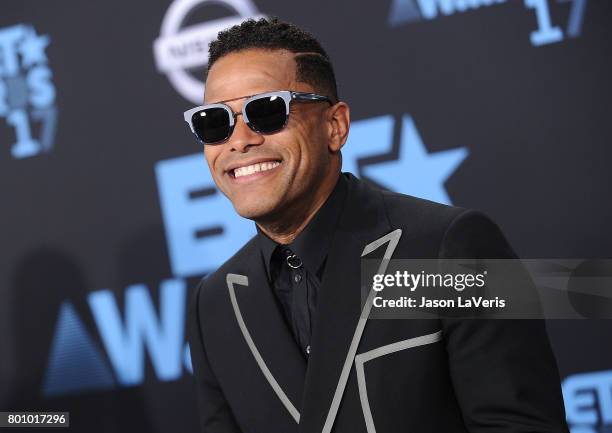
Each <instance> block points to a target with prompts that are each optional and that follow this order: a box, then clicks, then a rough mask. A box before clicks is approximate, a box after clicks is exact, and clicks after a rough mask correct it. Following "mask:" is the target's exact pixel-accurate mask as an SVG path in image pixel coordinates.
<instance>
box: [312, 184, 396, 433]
mask: <svg viewBox="0 0 612 433" xmlns="http://www.w3.org/2000/svg"><path fill="white" fill-rule="evenodd" d="M349 180H350V182H349V192H348V195H347V199H346V200H347V201H346V204H345V206H344V209H343V213H342V216H341V218H340V222H339V224H338V227H337V229H336V231H335V234H334V238H333V240H332V245H331V248H330V251H329V253H328V258H327V264H326V268H325V274H324V276H323V281H322V287H321V292H320V294H319V301H318V305H317V312H316V318H315V323H314V329H313V336H312V340H311V354H310V358H309V361H308V368H307V372H306V382H305V384H304V394H303V400H302V416H301V419H302V422H301V423H300V431H301V432H323V433H329V432H330V431H331V429H332V427H333V424H334V421H335V418H336V414H337V411H338V408H339V405H340V402H341V400H342V397H343V394H344V389H345V386H346V382H347V380H348V375H349V373H350V369H351V367H352V363H353V360H354V356H355V352H356V350H357V346H358V345H359V340H360V338H361V334H362V332H363V329H364V327H365V324H366V321H367V314H368V313H369V309H368V310H367V311H365V312H364V311H362V292H361V281H360V280H361V262H360V260H361V257H362V255H363V256H364V257H365V256H367V257H368V258H370V257H379V258H382V257H383V256H385V257H386V258H391V255H392V253H393V250H394V249H395V246H396V245H397V242H398V241H399V237H400V235H401V230H393V229H392V228H391V227H390V225H389V222H388V220H387V218H386V214H385V212H384V204H383V201H382V195H381V193H380V192H378V191H376V190H374V189H372V188H370V187H369V186H368V185H367V184H365V183H364V182H362V181H359V180H357V179H356V178H355V177H354V176H352V175H350V176H349ZM381 265H382V268H380V269H379V271H380V270H382V271H384V269H383V268H385V267H386V264H385V263H381ZM362 313H364V315H363V316H362Z"/></svg>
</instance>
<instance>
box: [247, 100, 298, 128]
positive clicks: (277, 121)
mask: <svg viewBox="0 0 612 433" xmlns="http://www.w3.org/2000/svg"><path fill="white" fill-rule="evenodd" d="M244 111H245V112H246V115H247V116H248V118H249V123H250V124H251V126H252V127H254V128H255V129H256V130H257V131H259V132H262V133H264V134H269V133H271V132H276V131H278V130H281V129H283V127H284V126H285V123H286V122H287V106H286V105H285V100H284V99H283V98H281V97H280V96H266V97H264V98H259V99H255V100H253V101H250V102H249V103H248V104H247V105H246V107H245V110H244Z"/></svg>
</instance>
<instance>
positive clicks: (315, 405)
mask: <svg viewBox="0 0 612 433" xmlns="http://www.w3.org/2000/svg"><path fill="white" fill-rule="evenodd" d="M204 99H205V105H204V106H202V107H196V108H194V109H192V110H189V111H188V112H186V113H185V119H186V120H187V122H188V123H189V124H190V126H191V129H192V131H193V132H194V133H195V134H196V135H197V136H198V138H199V139H200V140H201V141H202V142H203V143H204V153H205V157H206V161H207V162H208V167H209V169H210V171H211V173H212V176H213V178H214V180H215V183H216V185H217V187H218V188H219V189H220V190H221V191H222V192H223V194H225V195H226V196H227V198H228V199H229V200H230V201H231V202H232V204H233V206H234V208H235V210H236V212H237V213H238V214H240V215H241V216H243V217H245V218H249V219H251V220H253V221H254V222H255V224H256V227H257V231H258V233H257V235H256V236H254V237H253V238H252V239H251V240H250V241H249V242H247V243H246V244H245V245H244V246H243V247H242V248H241V249H240V250H239V251H238V252H237V253H236V254H235V255H234V256H233V257H232V258H230V259H229V260H228V261H227V262H226V263H225V264H223V265H222V266H221V267H220V268H219V269H218V270H217V271H216V272H214V273H212V274H211V275H209V276H208V277H207V278H205V279H203V280H202V281H201V283H200V285H199V286H198V287H197V289H196V290H195V293H194V294H193V297H192V298H191V299H190V308H189V335H190V345H191V356H192V362H193V368H194V375H195V379H196V387H197V388H196V389H197V394H198V401H199V404H198V412H199V417H200V421H201V425H202V428H203V431H205V432H215V433H220V432H223V433H225V432H232V433H234V432H266V433H274V432H278V433H289V432H303V433H306V432H308V433H314V432H324V433H328V432H331V431H333V432H347V433H357V432H368V433H372V432H393V433H394V432H436V433H441V432H444V433H450V432H566V431H567V430H566V425H565V422H564V411H563V405H562V400H561V394H560V387H559V376H558V372H557V368H556V365H555V360H554V357H553V355H552V352H551V349H550V346H549V342H548V340H547V336H546V332H545V328H544V324H543V323H542V322H539V321H521V320H514V321H492V320H491V321H481V320H460V319H439V320H434V319H431V320H373V319H370V320H368V317H367V314H365V317H363V315H362V308H363V307H362V300H361V291H360V290H361V289H360V287H361V281H360V260H361V258H362V256H363V257H364V258H367V257H375V258H383V257H385V258H391V257H392V258H453V257H475V258H489V257H496V258H512V257H515V256H514V253H513V252H512V250H511V248H510V246H509V245H508V243H507V242H506V240H505V239H504V237H503V235H502V234H501V232H500V231H499V229H498V228H497V226H496V225H495V224H494V223H493V222H491V220H489V219H488V218H487V217H485V216H484V215H482V214H480V213H477V212H474V211H468V210H465V209H460V208H455V207H449V206H444V205H441V204H437V203H433V202H429V201H426V200H421V199H417V198H414V197H410V196H406V195H402V194H397V193H392V192H388V191H383V190H380V189H377V188H374V187H372V186H370V185H369V184H367V183H365V182H364V181H361V180H358V179H357V178H356V177H355V176H353V175H352V174H350V173H341V172H340V170H341V165H342V158H341V148H342V146H343V145H344V143H345V142H346V139H347V135H348V131H349V123H350V116H349V107H348V105H347V104H346V103H344V102H341V101H339V99H338V96H337V91H336V83H335V78H334V74H333V69H332V66H331V63H330V61H329V57H328V56H327V54H326V52H325V51H324V50H323V48H322V47H321V46H320V44H319V43H318V42H317V41H316V40H315V39H314V38H313V37H312V36H311V35H309V34H308V33H306V32H304V31H302V30H300V29H299V28H297V27H295V26H293V25H290V24H287V23H283V22H279V21H278V20H276V19H272V20H266V19H261V20H259V21H254V20H248V21H246V22H244V23H242V24H241V25H238V26H234V27H232V28H231V29H229V30H226V31H223V32H221V33H219V35H218V39H217V40H216V41H214V42H212V43H211V45H210V60H209V74H208V78H207V86H206V92H205V98H204ZM213 211H214V210H213Z"/></svg>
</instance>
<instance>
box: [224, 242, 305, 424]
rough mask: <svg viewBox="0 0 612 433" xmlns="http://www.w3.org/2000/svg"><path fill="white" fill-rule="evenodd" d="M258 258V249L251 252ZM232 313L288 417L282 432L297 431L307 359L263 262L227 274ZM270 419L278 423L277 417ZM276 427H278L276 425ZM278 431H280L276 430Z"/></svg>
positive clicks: (253, 263) (251, 263)
mask: <svg viewBox="0 0 612 433" xmlns="http://www.w3.org/2000/svg"><path fill="white" fill-rule="evenodd" d="M254 256H255V257H256V258H257V259H259V257H260V256H259V251H257V252H256V254H254ZM226 280H227V281H226V282H227V286H228V291H229V295H230V299H231V302H232V307H233V309H234V314H235V315H236V320H237V321H238V325H239V326H240V330H241V332H242V334H243V337H244V338H245V341H246V343H247V345H248V346H249V349H250V350H251V353H252V354H253V357H254V360H255V362H257V364H258V367H259V369H260V370H261V372H262V373H263V375H264V377H265V379H266V381H267V382H268V384H269V385H270V386H271V387H272V390H273V391H274V394H276V399H277V401H274V402H269V403H268V402H261V403H260V404H266V405H268V404H278V401H280V402H281V403H282V405H283V406H284V408H285V410H286V412H287V413H288V414H289V415H290V418H288V417H282V418H286V419H288V420H290V422H288V423H287V425H286V426H282V427H283V429H282V431H287V432H290V431H297V426H298V422H299V419H300V413H299V410H300V402H301V398H302V393H303V387H304V377H305V374H306V361H305V359H304V356H303V355H302V354H301V352H300V350H299V348H298V346H297V343H296V342H295V340H294V338H293V336H292V334H291V332H290V330H289V328H288V327H287V324H286V321H285V319H284V317H283V316H282V312H281V311H280V309H279V307H278V305H277V303H276V300H275V299H274V294H273V293H272V289H271V287H270V286H269V283H268V280H267V278H266V275H265V270H264V267H263V264H261V263H260V261H259V260H251V262H250V263H249V264H248V270H247V272H246V275H242V274H232V273H229V274H227V277H226ZM271 422H274V423H277V421H276V420H271ZM277 427H279V428H280V427H281V426H279V425H277ZM279 431H280V430H279Z"/></svg>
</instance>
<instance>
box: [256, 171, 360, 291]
mask: <svg viewBox="0 0 612 433" xmlns="http://www.w3.org/2000/svg"><path fill="white" fill-rule="evenodd" d="M347 191H348V180H347V179H346V175H345V174H344V173H340V175H339V176H338V180H337V181H336V186H335V187H334V189H333V190H332V192H331V193H330V195H329V197H327V199H326V200H325V203H323V205H322V206H321V207H320V208H319V210H318V211H317V213H316V214H315V216H314V217H313V218H312V219H311V220H310V222H309V223H308V224H307V225H306V227H305V228H304V230H302V231H301V232H300V234H299V235H297V237H296V238H295V239H294V240H293V242H292V243H291V244H289V245H287V246H288V247H289V248H291V250H292V251H293V252H294V253H295V254H297V255H298V257H300V258H301V259H302V262H303V263H304V266H305V267H306V269H307V270H308V272H309V273H310V274H311V275H313V276H317V277H318V278H319V279H321V275H319V271H320V270H321V269H322V265H323V263H324V261H325V259H326V258H327V253H328V251H329V247H330V244H331V239H332V235H333V233H334V230H335V228H336V224H337V222H338V218H339V217H340V214H341V211H342V207H343V204H344V199H345V198H346V195H347ZM255 227H256V229H257V233H258V235H257V238H258V242H259V246H260V249H261V253H262V256H263V260H264V263H265V266H266V272H267V274H268V279H269V280H270V261H271V259H272V253H273V252H274V250H275V248H276V247H277V246H278V245H279V244H278V243H276V242H275V241H273V240H272V239H270V238H269V237H268V236H266V235H265V233H263V232H262V231H261V229H260V228H259V226H258V225H257V224H255Z"/></svg>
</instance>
